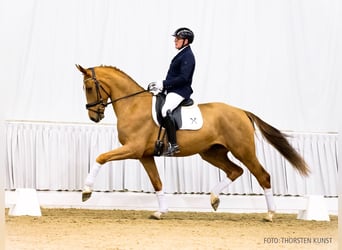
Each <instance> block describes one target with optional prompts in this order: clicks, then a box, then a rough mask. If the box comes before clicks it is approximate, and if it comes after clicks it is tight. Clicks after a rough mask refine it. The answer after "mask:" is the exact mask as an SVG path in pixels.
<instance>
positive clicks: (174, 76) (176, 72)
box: [163, 46, 195, 99]
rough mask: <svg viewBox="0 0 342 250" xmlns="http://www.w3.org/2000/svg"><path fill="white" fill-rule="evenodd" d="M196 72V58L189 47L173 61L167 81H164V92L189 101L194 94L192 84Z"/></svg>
mask: <svg viewBox="0 0 342 250" xmlns="http://www.w3.org/2000/svg"><path fill="white" fill-rule="evenodd" d="M194 71H195V57H194V54H193V53H192V50H191V48H190V46H187V47H185V48H184V49H182V50H181V51H180V52H179V53H178V54H177V55H176V56H175V57H174V58H173V59H172V61H171V64H170V68H169V70H168V72H167V75H166V79H165V80H164V81H163V86H164V90H166V91H167V92H168V93H170V92H175V93H177V94H179V95H181V96H183V97H184V98H185V99H189V98H190V96H191V94H192V92H193V90H192V88H191V83H192V76H193V74H194Z"/></svg>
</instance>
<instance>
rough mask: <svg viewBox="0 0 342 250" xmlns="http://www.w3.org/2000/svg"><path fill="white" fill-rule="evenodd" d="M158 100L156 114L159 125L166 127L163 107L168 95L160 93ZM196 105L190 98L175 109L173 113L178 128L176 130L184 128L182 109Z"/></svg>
mask: <svg viewBox="0 0 342 250" xmlns="http://www.w3.org/2000/svg"><path fill="white" fill-rule="evenodd" d="M156 97H157V99H156V107H155V108H156V114H157V120H158V122H159V124H160V125H161V126H162V127H164V118H163V116H162V113H161V110H162V107H163V105H164V103H165V99H166V95H165V94H162V93H159V94H158V95H157V96H156ZM193 104H194V101H193V100H192V99H191V98H190V99H185V100H183V101H182V102H181V103H180V104H179V105H178V106H177V108H175V109H174V110H173V111H172V116H171V117H172V119H173V121H174V123H175V126H176V130H178V129H180V128H181V127H182V113H181V107H182V106H185V107H186V106H192V105H193Z"/></svg>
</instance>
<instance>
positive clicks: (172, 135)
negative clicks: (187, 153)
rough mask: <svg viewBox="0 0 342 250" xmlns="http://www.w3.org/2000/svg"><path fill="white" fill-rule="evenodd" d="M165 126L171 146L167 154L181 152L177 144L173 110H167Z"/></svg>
mask: <svg viewBox="0 0 342 250" xmlns="http://www.w3.org/2000/svg"><path fill="white" fill-rule="evenodd" d="M164 127H165V129H166V133H167V139H168V141H169V147H168V150H167V152H166V155H168V156H172V155H173V154H175V153H179V146H178V145H177V138H176V126H175V123H174V121H173V118H172V117H171V111H170V110H168V111H167V115H166V117H164Z"/></svg>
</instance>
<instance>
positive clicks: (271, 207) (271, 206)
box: [264, 188, 276, 212]
mask: <svg viewBox="0 0 342 250" xmlns="http://www.w3.org/2000/svg"><path fill="white" fill-rule="evenodd" d="M264 191H265V198H266V204H267V209H268V211H272V212H275V210H276V206H275V202H274V197H273V191H272V188H269V189H264Z"/></svg>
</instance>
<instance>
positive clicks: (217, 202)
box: [210, 193, 220, 211]
mask: <svg viewBox="0 0 342 250" xmlns="http://www.w3.org/2000/svg"><path fill="white" fill-rule="evenodd" d="M210 202H211V206H212V208H213V209H214V211H216V210H217V208H218V206H219V205H220V198H219V197H218V196H216V195H214V194H213V193H211V194H210Z"/></svg>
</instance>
